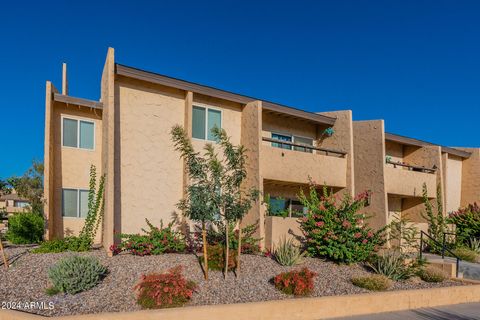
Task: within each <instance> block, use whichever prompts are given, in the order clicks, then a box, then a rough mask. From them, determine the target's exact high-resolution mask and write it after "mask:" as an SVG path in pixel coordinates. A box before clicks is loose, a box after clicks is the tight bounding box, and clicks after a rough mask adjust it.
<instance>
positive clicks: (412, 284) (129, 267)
mask: <svg viewBox="0 0 480 320" xmlns="http://www.w3.org/2000/svg"><path fill="white" fill-rule="evenodd" d="M30 249H31V247H8V248H6V253H7V255H8V256H9V257H10V259H11V260H13V263H12V266H11V267H10V269H8V271H4V270H3V266H2V272H1V273H0V283H1V286H0V301H4V302H8V301H11V302H22V303H25V302H42V301H43V302H45V305H47V306H48V303H49V302H53V305H54V308H53V309H48V308H45V310H39V309H35V310H34V309H31V310H25V311H28V312H32V313H37V314H42V315H47V316H58V315H73V314H88V313H100V312H120V311H133V310H140V306H138V305H137V304H136V300H135V293H134V291H133V287H134V286H135V284H137V282H138V281H139V279H140V277H141V275H142V274H145V273H151V272H164V271H166V270H167V269H170V268H172V267H175V266H177V265H181V266H183V268H184V271H183V274H184V275H185V277H186V278H187V279H188V280H193V281H195V282H196V283H197V285H198V289H197V292H195V293H194V294H193V297H192V300H191V301H190V303H189V305H208V304H225V303H241V302H251V301H265V300H279V299H289V298H291V296H288V295H285V294H283V293H281V292H280V291H278V290H277V289H275V287H274V285H273V284H272V278H273V277H274V276H276V275H277V274H279V273H281V272H285V271H289V270H294V269H300V268H301V267H303V266H306V267H308V268H309V269H310V270H311V271H313V272H315V273H317V276H316V277H315V279H314V289H313V293H312V296H316V297H320V296H331V295H346V294H358V293H367V292H369V291H367V290H364V289H361V288H359V287H356V286H354V285H353V284H352V283H351V280H350V279H351V278H352V277H354V276H361V275H368V274H371V273H369V272H368V271H366V270H365V269H364V268H363V267H362V266H360V265H350V266H347V265H337V264H335V263H332V262H327V261H323V260H321V259H313V258H306V261H305V263H304V264H302V265H299V266H295V267H283V266H281V265H279V264H278V263H276V262H275V261H274V260H272V259H270V258H267V257H263V256H255V255H242V265H241V267H242V268H241V275H240V277H239V278H235V277H234V276H233V273H232V274H231V275H230V276H229V277H228V279H227V280H224V279H223V274H222V273H221V272H219V271H210V273H209V281H205V280H204V276H203V272H202V269H201V267H200V265H199V263H198V259H197V257H196V256H195V255H193V254H163V255H158V256H144V257H139V256H133V255H130V254H120V255H117V256H114V257H112V258H109V257H108V256H107V255H106V253H105V252H104V251H103V250H94V251H92V252H87V253H50V254H32V253H29V252H28V251H29V250H30ZM73 254H78V255H87V256H93V257H97V258H98V259H99V260H100V262H101V263H102V264H103V265H104V266H106V267H107V268H108V274H107V276H106V277H105V279H103V281H102V282H101V283H100V284H99V285H97V286H96V287H94V288H92V289H90V290H88V291H84V292H81V293H78V294H76V295H69V294H63V293H60V294H57V295H54V296H48V295H47V294H46V292H45V290H46V288H47V287H49V286H50V285H51V283H49V280H48V276H47V272H48V269H49V267H50V266H52V265H53V264H55V263H56V262H58V261H59V260H60V259H61V258H63V257H66V256H69V255H73ZM458 285H466V284H465V283H462V282H456V281H452V280H448V281H445V282H443V283H438V284H437V283H426V282H423V281H421V280H419V279H418V278H413V279H411V280H408V281H403V282H395V283H394V285H393V287H392V289H391V290H405V289H419V288H435V287H444V286H458Z"/></svg>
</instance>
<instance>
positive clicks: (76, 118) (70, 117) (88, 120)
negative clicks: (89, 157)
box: [60, 115, 97, 152]
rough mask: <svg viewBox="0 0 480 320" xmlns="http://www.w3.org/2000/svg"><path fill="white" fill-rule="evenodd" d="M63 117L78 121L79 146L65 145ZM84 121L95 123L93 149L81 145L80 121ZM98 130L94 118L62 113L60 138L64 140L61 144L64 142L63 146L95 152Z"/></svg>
mask: <svg viewBox="0 0 480 320" xmlns="http://www.w3.org/2000/svg"><path fill="white" fill-rule="evenodd" d="M63 119H67V120H74V121H77V146H76V147H70V146H65V145H64V144H63V133H64V132H63ZM81 121H83V122H88V123H92V124H93V148H92V149H88V148H81V147H80V122H81ZM96 132H97V124H96V122H95V120H93V119H89V118H84V117H76V116H70V115H62V116H61V136H60V139H61V140H62V141H61V144H62V148H67V149H80V150H85V151H90V152H94V151H95V149H96V142H97V141H96V139H95V134H96Z"/></svg>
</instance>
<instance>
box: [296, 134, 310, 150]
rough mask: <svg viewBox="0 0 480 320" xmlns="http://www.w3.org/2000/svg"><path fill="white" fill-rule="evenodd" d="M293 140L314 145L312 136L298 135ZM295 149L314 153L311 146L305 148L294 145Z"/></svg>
mask: <svg viewBox="0 0 480 320" xmlns="http://www.w3.org/2000/svg"><path fill="white" fill-rule="evenodd" d="M293 141H295V143H297V144H304V145H308V146H313V139H312V138H305V137H298V136H294V137H293ZM293 149H294V150H296V151H301V152H309V153H312V149H310V148H305V147H296V146H295V147H293Z"/></svg>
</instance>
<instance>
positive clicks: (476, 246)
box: [468, 238, 480, 254]
mask: <svg viewBox="0 0 480 320" xmlns="http://www.w3.org/2000/svg"><path fill="white" fill-rule="evenodd" d="M468 248H470V250H472V251H474V252H476V253H477V254H480V239H477V238H470V240H468Z"/></svg>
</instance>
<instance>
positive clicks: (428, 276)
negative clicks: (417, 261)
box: [418, 266, 448, 282]
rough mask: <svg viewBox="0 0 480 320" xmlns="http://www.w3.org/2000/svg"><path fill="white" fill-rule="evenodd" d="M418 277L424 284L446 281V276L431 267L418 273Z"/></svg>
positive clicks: (444, 273)
mask: <svg viewBox="0 0 480 320" xmlns="http://www.w3.org/2000/svg"><path fill="white" fill-rule="evenodd" d="M418 276H419V277H420V279H422V280H423V281H425V282H443V281H445V280H447V279H448V274H447V273H446V272H445V271H443V270H441V269H439V268H435V267H433V266H426V267H425V268H422V269H421V270H420V271H419V272H418Z"/></svg>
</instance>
